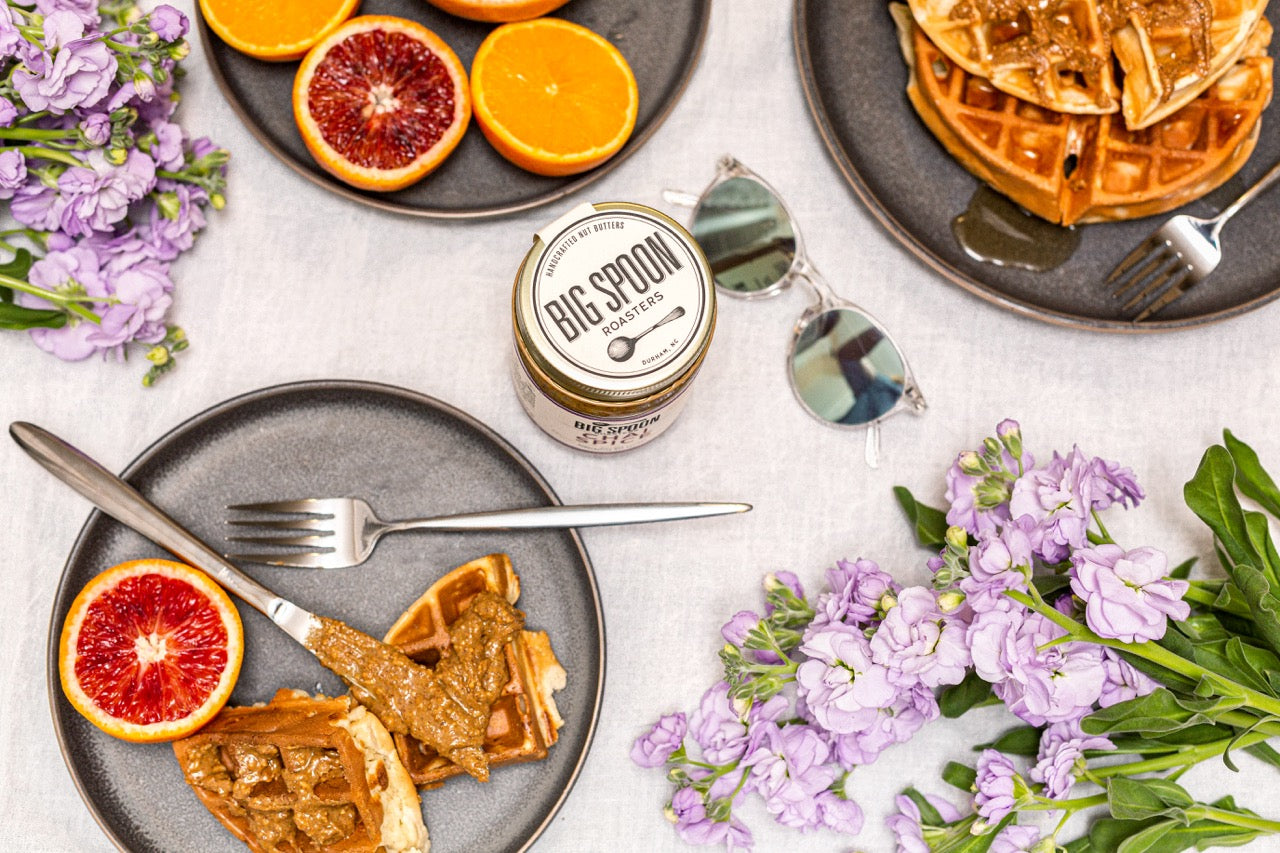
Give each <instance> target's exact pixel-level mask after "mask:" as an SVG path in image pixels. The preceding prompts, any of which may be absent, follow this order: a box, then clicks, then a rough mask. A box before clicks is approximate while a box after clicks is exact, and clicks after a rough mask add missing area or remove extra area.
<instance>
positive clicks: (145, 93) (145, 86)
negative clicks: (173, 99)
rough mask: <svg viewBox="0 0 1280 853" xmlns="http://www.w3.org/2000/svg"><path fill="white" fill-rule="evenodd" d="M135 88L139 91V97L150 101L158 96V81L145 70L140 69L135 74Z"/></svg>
mask: <svg viewBox="0 0 1280 853" xmlns="http://www.w3.org/2000/svg"><path fill="white" fill-rule="evenodd" d="M133 90H134V91H135V92H137V93H138V97H139V98H141V99H142V100H144V101H150V100H151V99H152V98H154V97H155V96H156V83H155V81H154V80H152V79H151V78H150V77H148V76H147V75H146V74H144V73H143V72H141V71H139V72H138V73H137V74H134V75H133Z"/></svg>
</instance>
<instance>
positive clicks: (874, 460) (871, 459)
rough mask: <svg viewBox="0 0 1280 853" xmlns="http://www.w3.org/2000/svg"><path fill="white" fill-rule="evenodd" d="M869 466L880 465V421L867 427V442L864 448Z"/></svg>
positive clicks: (875, 466)
mask: <svg viewBox="0 0 1280 853" xmlns="http://www.w3.org/2000/svg"><path fill="white" fill-rule="evenodd" d="M863 452H864V454H865V457H866V460H867V467H868V468H879V467H880V423H879V421H877V422H876V423H873V424H871V425H870V426H868V427H867V444H866V448H865V449H864V451H863Z"/></svg>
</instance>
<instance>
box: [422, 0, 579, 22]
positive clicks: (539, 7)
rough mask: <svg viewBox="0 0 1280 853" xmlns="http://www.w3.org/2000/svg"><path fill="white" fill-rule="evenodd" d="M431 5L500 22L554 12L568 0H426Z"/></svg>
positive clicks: (449, 11)
mask: <svg viewBox="0 0 1280 853" xmlns="http://www.w3.org/2000/svg"><path fill="white" fill-rule="evenodd" d="M427 2H428V3H430V4H431V5H432V6H435V7H436V8H437V9H441V10H443V11H445V12H448V13H449V14H450V15H457V16H458V17H459V18H468V19H470V20H472V21H487V22H488V23H491V24H502V23H508V22H510V21H527V20H529V19H530V18H538V17H541V16H543V15H545V14H547V13H548V12H554V11H555V10H556V9H559V8H560V7H561V6H563V5H564V4H565V3H568V2H569V0H427Z"/></svg>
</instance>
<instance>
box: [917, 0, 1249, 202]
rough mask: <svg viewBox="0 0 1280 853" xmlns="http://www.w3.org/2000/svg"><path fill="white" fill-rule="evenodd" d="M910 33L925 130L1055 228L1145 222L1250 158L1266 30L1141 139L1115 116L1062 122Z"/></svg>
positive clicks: (1070, 117)
mask: <svg viewBox="0 0 1280 853" xmlns="http://www.w3.org/2000/svg"><path fill="white" fill-rule="evenodd" d="M911 29H912V34H911V37H910V39H909V43H908V47H909V50H908V51H907V54H908V60H909V61H910V62H911V63H912V65H913V70H912V73H911V75H910V80H909V82H908V87H907V94H908V97H909V98H910V100H911V103H912V105H913V106H914V107H915V109H916V111H917V112H918V113H919V115H920V117H921V118H922V119H923V120H924V122H925V124H926V125H927V126H928V127H929V129H930V130H931V131H933V133H934V135H935V136H936V137H937V138H938V140H939V141H940V142H942V144H943V146H944V147H945V148H946V149H947V150H948V151H949V152H950V153H951V154H952V155H953V156H954V157H955V158H956V159H957V160H958V161H959V162H960V163H961V164H962V165H963V166H964V167H965V168H967V169H968V170H969V171H970V172H972V173H973V174H974V175H975V176H977V177H978V178H980V179H982V180H983V181H986V182H987V183H988V184H990V185H991V186H992V187H993V188H995V189H996V190H997V191H999V192H1001V193H1003V194H1004V195H1006V196H1008V197H1009V198H1011V199H1013V200H1014V201H1016V202H1018V203H1019V204H1020V205H1022V206H1023V207H1025V208H1026V209H1027V210H1029V211H1031V212H1032V213H1034V214H1036V215H1038V216H1040V217H1042V218H1044V219H1047V220H1049V221H1051V222H1056V223H1060V224H1063V225H1072V224H1075V223H1077V222H1096V221H1104V220H1115V219H1133V218H1137V217H1141V216H1150V215H1153V214H1157V213H1162V212H1164V211H1167V210H1171V209H1173V208H1175V207H1178V206H1180V205H1183V204H1185V203H1187V202H1188V201H1191V200H1193V199H1195V198H1199V197H1200V196H1202V195H1204V194H1205V193H1207V192H1209V191H1210V190H1212V189H1213V188H1215V187H1217V186H1218V185H1220V184H1221V183H1222V182H1223V181H1225V180H1227V178H1229V177H1230V176H1231V175H1233V174H1235V172H1236V171H1238V170H1239V168H1240V167H1241V166H1242V165H1243V164H1244V161H1245V160H1246V159H1247V158H1248V156H1249V154H1251V153H1252V151H1253V148H1254V145H1255V143H1256V142H1257V138H1258V132H1259V116H1260V115H1261V113H1262V110H1263V109H1264V108H1265V107H1266V105H1267V103H1268V101H1269V100H1270V98H1271V89H1272V81H1271V59H1270V57H1268V56H1266V46H1267V44H1268V42H1269V40H1270V36H1271V28H1270V25H1269V24H1268V23H1267V22H1266V21H1265V20H1264V21H1262V22H1261V23H1260V24H1259V25H1258V27H1256V28H1255V31H1254V33H1253V35H1252V36H1251V39H1250V43H1249V45H1248V46H1247V50H1246V51H1245V55H1244V56H1242V57H1241V58H1240V59H1239V60H1237V62H1236V63H1235V64H1234V65H1233V66H1232V67H1231V68H1230V69H1228V70H1227V71H1226V72H1225V73H1224V74H1223V75H1222V76H1221V77H1220V78H1219V79H1218V81H1217V82H1216V83H1214V85H1213V86H1211V87H1209V88H1208V89H1207V90H1205V91H1204V92H1202V93H1201V94H1200V95H1199V96H1197V97H1196V98H1195V99H1194V100H1193V101H1192V102H1191V103H1189V104H1187V105H1186V106H1185V107H1183V108H1182V109H1180V110H1178V111H1177V112H1175V113H1173V114H1172V115H1170V116H1167V117H1166V118H1164V119H1162V120H1161V121H1159V122H1157V123H1156V124H1154V125H1152V126H1151V127H1148V128H1144V129H1141V130H1130V129H1128V128H1127V127H1126V126H1125V124H1124V121H1123V118H1122V117H1121V116H1120V115H1119V114H1106V115H1072V114H1068V113H1061V112H1056V111H1052V110H1046V109H1044V108H1043V107H1040V106H1038V105H1036V104H1032V103H1029V102H1027V101H1023V100H1021V99H1018V98H1014V97H1011V96H1009V95H1008V94H1006V93H1004V92H1001V91H999V90H997V89H996V88H995V87H994V86H992V85H991V83H990V82H989V81H987V80H985V79H983V78H980V77H976V76H974V75H973V74H971V73H969V72H967V71H965V70H964V69H962V68H960V67H958V66H957V65H956V64H954V63H952V62H950V61H949V59H948V58H947V57H946V56H944V55H943V54H942V52H941V51H940V50H939V49H938V48H937V47H936V46H935V45H934V44H933V43H932V41H931V40H930V39H929V38H928V37H927V36H926V35H925V33H924V32H923V30H921V29H920V28H919V27H912V28H911Z"/></svg>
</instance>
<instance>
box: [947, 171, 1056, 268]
mask: <svg viewBox="0 0 1280 853" xmlns="http://www.w3.org/2000/svg"><path fill="white" fill-rule="evenodd" d="M951 233H952V234H953V235H955V238H956V242H957V243H959V244H960V248H962V249H964V251H965V254H967V255H968V256H969V257H971V258H973V259H974V260H977V261H983V262H985V263H989V264H995V265H996V266H1001V267H1016V268H1018V269H1024V270H1032V271H1033V272H1045V271H1046V270H1051V269H1053V268H1054V267H1057V266H1060V265H1061V264H1063V263H1065V262H1066V261H1067V260H1068V259H1070V257H1071V256H1072V254H1074V253H1075V250H1076V247H1077V246H1079V245H1080V232H1079V231H1078V230H1076V229H1075V228H1063V227H1062V226H1061V225H1054V224H1053V223H1051V222H1047V221H1045V220H1043V219H1041V218H1040V217H1038V216H1035V215H1034V214H1031V213H1027V212H1026V211H1025V210H1023V209H1022V208H1021V207H1019V206H1018V205H1017V204H1015V203H1014V202H1012V201H1010V200H1009V199H1007V198H1005V197H1004V196H1002V195H1001V194H1000V193H998V192H996V191H995V190H993V189H991V188H990V187H988V186H986V185H985V184H984V185H982V186H980V187H978V191H977V192H975V193H974V194H973V197H972V198H971V199H969V207H968V208H967V209H966V210H965V211H964V213H961V214H960V215H959V216H957V217H956V218H955V219H953V220H951Z"/></svg>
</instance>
